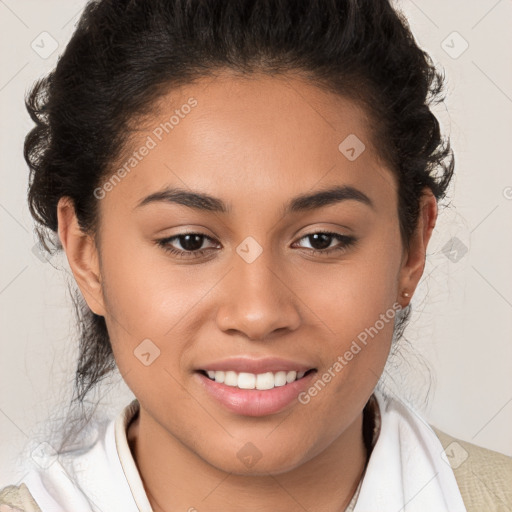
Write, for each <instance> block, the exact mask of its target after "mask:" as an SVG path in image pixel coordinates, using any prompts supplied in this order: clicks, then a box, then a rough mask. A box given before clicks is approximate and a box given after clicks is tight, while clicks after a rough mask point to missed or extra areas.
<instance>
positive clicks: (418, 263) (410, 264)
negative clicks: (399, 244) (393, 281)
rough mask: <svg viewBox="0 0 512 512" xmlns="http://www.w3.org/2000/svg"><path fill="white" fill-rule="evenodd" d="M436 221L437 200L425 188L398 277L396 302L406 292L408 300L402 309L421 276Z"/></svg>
mask: <svg viewBox="0 0 512 512" xmlns="http://www.w3.org/2000/svg"><path fill="white" fill-rule="evenodd" d="M436 220H437V200H436V198H435V196H434V194H433V193H432V190H430V188H428V187H426V188H424V189H423V190H422V195H421V197H420V205H419V214H418V222H417V225H416V229H415V231H414V233H413V234H412V236H411V240H410V246H409V250H407V249H404V261H403V263H402V268H401V270H400V277H399V289H398V291H399V297H398V301H399V302H401V301H402V300H404V299H403V297H402V292H408V293H409V299H406V304H405V305H403V307H405V306H406V305H407V303H408V302H409V300H410V297H412V295H413V293H414V290H415V289H416V286H417V285H418V283H419V281H420V278H421V276H422V275H423V270H424V269H425V257H426V252H427V245H428V242H429V240H430V237H431V236H432V232H433V231H434V227H435V225H436Z"/></svg>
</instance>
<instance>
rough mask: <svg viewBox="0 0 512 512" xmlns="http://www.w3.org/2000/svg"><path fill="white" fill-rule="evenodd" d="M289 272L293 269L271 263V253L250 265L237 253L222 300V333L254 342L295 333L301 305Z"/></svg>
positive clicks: (219, 315)
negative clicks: (244, 337) (243, 337)
mask: <svg viewBox="0 0 512 512" xmlns="http://www.w3.org/2000/svg"><path fill="white" fill-rule="evenodd" d="M290 272H291V267H288V271H286V270H283V267H282V265H281V266H280V265H277V264H276V263H275V261H272V255H271V254H270V251H263V252H262V253H261V254H260V256H259V257H258V258H257V259H256V260H254V261H252V262H250V263H249V262H247V261H245V260H244V259H243V258H241V257H239V256H238V254H236V253H235V254H234V257H233V268H232V269H231V271H230V272H228V274H227V275H226V277H225V278H224V279H223V283H222V293H221V294H220V296H219V304H220V306H219V308H218V310H217V325H218V327H219V329H221V330H222V331H224V332H226V333H231V334H233V333H238V334H243V335H244V336H246V337H247V338H248V339H250V340H252V341H258V340H266V339H269V338H271V337H272V336H273V334H274V333H277V332H279V333H280V335H282V334H283V333H285V331H294V330H296V329H297V328H298V327H299V325H300V323H301V315H300V307H299V306H300V304H301V303H302V302H301V301H300V298H299V297H298V296H297V295H296V294H295V293H294V291H293V279H292V278H291V275H290Z"/></svg>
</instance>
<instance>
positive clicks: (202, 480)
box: [127, 409, 367, 512]
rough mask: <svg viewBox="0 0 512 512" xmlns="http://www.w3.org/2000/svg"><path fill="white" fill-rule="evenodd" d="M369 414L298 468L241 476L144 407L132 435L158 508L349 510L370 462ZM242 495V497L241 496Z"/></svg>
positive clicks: (228, 511)
mask: <svg viewBox="0 0 512 512" xmlns="http://www.w3.org/2000/svg"><path fill="white" fill-rule="evenodd" d="M362 420H363V414H362V413H361V414H360V415H358V416H357V418H356V420H355V421H354V422H353V423H352V424H351V425H349V426H348V428H347V429H345V431H344V432H343V433H341V434H340V435H339V436H338V437H337V438H336V439H335V440H334V441H333V443H331V445H329V446H328V447H327V448H326V449H325V450H323V451H322V452H321V453H319V454H317V455H316V456H314V457H313V458H311V459H309V460H307V461H306V462H304V463H303V464H301V465H299V466H297V467H295V468H294V469H292V470H290V471H287V472H284V473H279V474H275V475H273V474H267V475H264V476H247V475H235V474H233V473H227V472H225V471H222V470H220V469H219V468H217V467H214V466H212V465H210V464H209V463H208V462H207V461H205V460H204V459H203V458H201V457H199V456H198V455H197V454H196V453H194V452H193V451H191V450H190V449H188V448H187V447H186V446H184V445H183V444H182V443H181V442H180V441H179V440H177V439H176V438H175V437H174V436H172V435H171V434H170V433H169V432H168V431H167V430H165V429H163V427H162V426H161V425H160V424H158V423H157V422H155V421H154V420H152V419H151V417H150V416H149V415H148V414H147V413H144V411H143V410H142V409H141V410H140V412H139V414H138V415H137V417H136V418H135V420H134V421H132V423H131V424H130V425H129V427H128V432H127V437H128V442H129V445H130V449H131V451H132V455H133V457H134V460H135V463H136V465H137V467H138V470H139V473H140V475H141V479H142V481H143V483H144V487H145V490H146V493H147V495H148V499H149V501H150V503H151V506H152V508H153V510H154V511H155V512H171V511H172V510H187V511H189V510H190V511H196V510H197V511H199V512H208V511H214V510H222V511H223V512H234V511H235V510H236V511H238V510H240V503H243V509H244V510H245V511H247V512H261V511H263V510H287V511H297V512H299V511H300V512H302V511H304V510H329V511H336V512H338V511H343V510H345V508H346V507H347V505H348V504H349V502H350V500H351V498H352V496H353V494H354V492H355V491H356V489H357V486H358V484H359V481H360V479H361V477H362V474H363V472H364V469H365V465H366V457H367V451H366V446H365V443H364V440H363V433H362V430H363V422H362ZM235 497H236V499H235Z"/></svg>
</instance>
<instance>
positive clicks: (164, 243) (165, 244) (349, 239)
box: [155, 230, 357, 259]
mask: <svg viewBox="0 0 512 512" xmlns="http://www.w3.org/2000/svg"><path fill="white" fill-rule="evenodd" d="M317 234H324V235H329V236H332V237H334V238H336V239H337V240H339V241H340V242H342V244H341V245H338V246H335V247H331V248H329V249H308V248H306V250H308V251H309V252H310V253H311V254H313V255H316V254H319V255H322V256H325V255H330V254H332V253H335V252H338V251H344V250H347V249H348V248H349V247H351V246H353V245H355V243H356V242H357V238H356V237H354V236H349V235H340V234H339V233H332V232H331V231H321V230H320V231H315V232H313V233H309V234H307V235H304V236H302V237H301V238H300V239H299V240H302V239H304V238H308V237H310V236H313V235H317ZM187 235H196V236H202V237H204V238H206V239H208V240H210V241H212V242H214V240H213V238H211V237H209V236H208V235H204V234H203V233H195V232H192V231H191V232H189V233H180V234H179V235H174V236H171V237H168V238H162V239H160V240H156V241H155V242H156V243H157V245H158V246H159V247H161V248H162V249H163V250H164V251H165V252H167V253H170V254H173V255H175V256H177V257H178V258H184V259H186V258H200V257H202V256H203V255H204V254H205V253H206V252H207V251H209V250H210V249H212V248H208V249H200V250H197V251H182V250H179V249H175V248H174V247H172V246H170V245H169V244H170V242H171V241H173V240H176V239H179V238H181V237H184V236H187ZM185 255H187V256H185Z"/></svg>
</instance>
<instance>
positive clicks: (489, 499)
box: [0, 0, 512, 512]
mask: <svg viewBox="0 0 512 512" xmlns="http://www.w3.org/2000/svg"><path fill="white" fill-rule="evenodd" d="M442 85H443V80H442V77H441V75H440V74H439V73H438V72H437V71H436V69H435V68H434V66H433V65H432V63H431V60H430V58H429V57H428V55H426V54H425V53H424V52H423V51H422V50H420V49H419V48H418V46H417V45H416V43H415V41H414V38H413V37H412V35H411V33H410V31H409V28H408V26H407V23H406V21H405V20H404V19H403V17H402V16H401V15H400V14H399V13H397V12H395V11H394V10H393V8H392V7H391V6H390V4H389V3H388V1H387V0H378V1H375V0H374V1H372V2H358V1H356V0H323V1H321V2H315V1H308V2H295V1H291V0H289V1H285V0H282V1H270V0H269V1H261V0H260V1H257V2H250V1H242V2H240V1H225V2H214V1H203V2H199V1H180V0H174V1H169V0H167V1H166V0H154V1H152V2H142V1H115V2H114V1H113V0H101V1H98V2H91V3H89V4H88V5H87V7H86V9H85V12H84V14H83V15H82V17H81V19H80V22H79V25H78V28H77V29H76V31H75V33H74V35H73V37H72V39H71V41H70V43H69V44H68V46H67V48H66V51H65V52H64V54H63V56H62V57H61V59H60V61H59V63H58V65H57V67H56V69H55V71H54V72H53V73H52V74H50V75H49V76H48V77H47V78H46V79H44V80H42V81H39V82H38V83H37V84H36V85H35V87H34V88H33V90H32V91H31V93H30V95H29V99H28V102H27V107H28V109H29V112H30V113H31V115H32V118H33V119H34V121H35V123H36V127H35V128H34V129H33V130H32V131H31V132H30V134H29V135H28V136H27V139H26V146H25V156H26V159H27V162H28V164H29V166H30V168H31V171H32V174H31V178H32V179H31V183H30V189H29V205H30V209H31V212H32V214H33V216H34V218H35V219H36V220H37V221H38V223H39V224H40V225H41V227H42V229H41V239H42V241H43V242H51V235H52V234H54V235H58V243H59V242H60V246H59V245H58V243H57V247H58V248H62V249H63V250H64V251H65V253H66V257H67V259H68V262H69V265H70V268H71V270H72V272H73V276H74V278H75V280H76V283H77V285H78V287H79V289H80V294H81V297H83V301H82V302H81V306H82V307H83V317H84V318H83V320H82V336H81V340H80V343H81V345H80V348H81V352H80V360H79V363H78V369H77V378H76V382H77V395H76V396H77V400H78V402H79V403H83V402H84V398H85V397H86V396H87V394H88V393H89V392H90V391H91V390H92V389H94V387H95V386H96V385H97V384H98V382H99V381H100V380H101V379H102V378H104V377H105V376H107V375H108V374H109V373H110V372H111V371H112V369H113V368H114V367H115V366H117V367H118V368H119V370H120V373H121V375H122V376H123V379H124V381H125V382H126V384H127V385H128V386H129V388H130V389H131V390H132V391H133V393H134V395H135V397H136V399H135V400H133V402H132V403H130V404H129V405H128V406H126V407H125V408H124V409H123V410H122V412H121V413H120V414H119V416H118V417H117V418H115V419H114V420H112V421H111V422H109V423H108V424H105V425H100V426H99V427H98V430H97V436H96V438H95V439H94V442H90V443H89V442H87V439H86V436H85V434H84V433H76V436H77V439H78V445H75V446H74V447H73V449H70V448H69V444H70V443H69V439H66V442H62V443H60V445H59V443H56V442H55V440H53V439H51V440H49V441H48V443H43V445H42V446H40V447H39V451H38V452H37V453H36V455H33V456H32V459H33V461H34V462H35V463H34V464H33V465H32V467H30V468H29V470H28V474H27V475H26V477H25V478H24V479H23V481H22V482H21V483H19V484H18V485H13V486H9V487H7V488H4V489H3V491H2V494H1V495H2V496H3V498H2V500H3V501H0V503H3V505H2V506H3V507H4V509H5V507H16V508H18V509H20V510H41V511H42V512H46V511H50V510H51V511H54V510H59V511H60V510H62V511H64V510H65V511H73V512H81V511H90V510H93V511H99V510H102V511H107V510H108V511H110V510H116V511H117V510H122V511H123V512H132V511H150V510H153V511H155V512H161V511H166V512H168V511H177V510H188V511H195V510H198V511H199V512H203V511H217V510H222V511H227V512H229V511H231V510H235V509H236V510H239V509H240V508H242V509H243V510H247V511H256V510H272V511H275V510H279V511H302V510H315V511H317V510H318V511H320V510H321V511H324V510H325V511H340V510H345V511H347V510H353V511H357V512H365V511H377V510H378V511H388V510H389V511H397V510H408V511H423V510H425V511H427V510H428V511H431V510H436V511H444V510H446V511H448V510H449V511H459V510H460V511H462V510H505V509H506V508H504V507H511V506H512V497H511V490H510V475H511V474H512V469H511V468H512V464H511V461H510V458H508V457H505V456H503V455H500V454H497V453H494V452H491V451H489V450H484V449H481V448H477V447H474V446H472V445H469V444H467V443H464V442H462V441H456V440H454V439H453V438H450V437H449V436H447V435H446V434H443V433H441V432H436V431H434V430H433V429H432V428H431V427H430V426H429V425H428V424H426V423H425V422H424V421H423V420H422V419H421V418H420V417H418V416H417V415H416V414H415V413H414V411H412V410H410V409H409V408H408V407H407V406H405V405H404V404H403V403H402V402H401V401H400V400H399V399H397V398H396V397H394V396H393V395H392V394H389V393H385V390H384V392H383V390H382V389H376V385H377V382H378V381H379V378H380V377H381V375H382V373H383V369H384V365H385V363H386V360H387V358H388V355H389V353H390V350H391V349H392V346H393V344H394V343H395V342H396V341H397V340H398V339H399V338H400V336H401V333H402V332H403V328H404V326H405V324H406V322H407V319H408V315H409V311H410V307H409V304H410V300H411V297H412V295H413V294H414V290H415V288H416V286H417V284H418V282H419V280H420V278H421V275H422V273H423V269H424V264H425V254H426V249H427V246H428V243H429V240H430V237H431V234H432V231H433V229H434V227H435V223H436V218H437V205H438V202H439V201H440V200H441V199H442V198H443V197H444V196H445V193H446V189H447V187H448V185H449V183H450V180H451V178H452V174H453V169H454V163H453V156H452V153H451V150H450V146H449V144H448V143H447V142H445V141H443V139H442V137H441V134H440V129H439V124H438V122H437V120H436V118H435V117H434V115H433V114H432V112H431V110H430V108H429V103H430V102H431V101H433V100H436V99H438V98H439V96H440V93H441V90H442ZM45 230H46V231H48V234H47V233H46V231H45ZM49 245H50V244H48V245H47V247H48V248H49ZM84 301H85V302H84ZM81 436H82V437H81ZM80 443H81V444H80ZM450 462H451V463H452V465H453V468H452V467H451V465H450ZM454 462H455V463H454ZM489 463H491V464H492V465H493V466H494V467H496V468H498V467H499V470H496V471H494V470H493V471H491V472H489V470H488V469H485V468H487V467H488V464H489ZM500 507H501V508H500ZM5 510H9V509H5Z"/></svg>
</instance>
